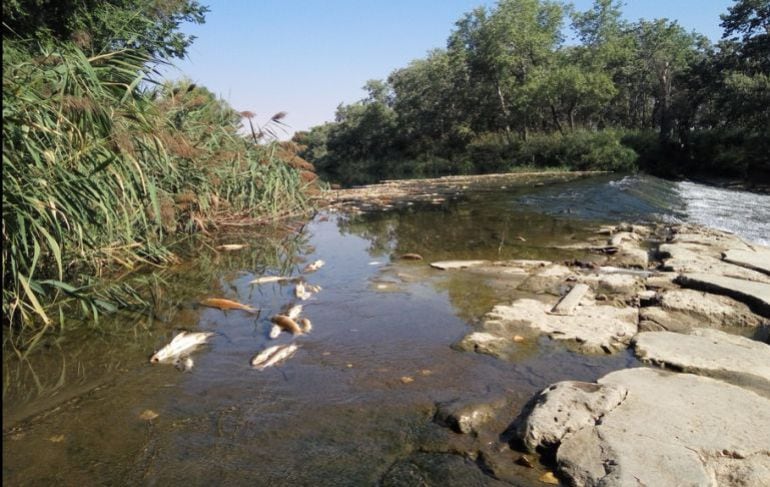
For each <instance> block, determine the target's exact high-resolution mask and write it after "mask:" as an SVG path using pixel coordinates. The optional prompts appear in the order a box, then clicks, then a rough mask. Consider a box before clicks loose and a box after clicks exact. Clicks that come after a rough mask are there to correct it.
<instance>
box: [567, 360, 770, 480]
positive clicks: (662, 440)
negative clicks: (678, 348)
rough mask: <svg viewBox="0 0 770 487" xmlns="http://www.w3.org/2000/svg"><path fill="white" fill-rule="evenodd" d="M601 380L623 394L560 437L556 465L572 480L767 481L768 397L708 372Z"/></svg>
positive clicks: (631, 373)
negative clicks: (610, 406) (620, 399)
mask: <svg viewBox="0 0 770 487" xmlns="http://www.w3.org/2000/svg"><path fill="white" fill-rule="evenodd" d="M598 382H599V384H601V385H603V386H615V387H623V388H626V389H627V390H628V394H627V395H626V397H625V399H624V400H623V402H622V403H621V404H620V405H619V406H618V407H616V408H614V409H612V410H611V411H610V412H608V413H607V414H605V415H604V416H603V417H602V418H601V421H599V422H596V423H595V424H592V425H588V426H586V427H584V428H582V429H580V430H578V431H576V432H574V433H572V434H571V435H568V436H566V437H565V438H564V439H563V440H562V442H561V445H560V447H559V449H558V451H557V453H556V458H557V462H558V469H559V472H560V474H561V475H562V476H563V477H565V478H566V479H568V480H569V481H570V483H571V484H572V485H576V486H598V485H601V486H626V485H650V486H652V485H709V486H717V485H745V486H757V487H758V486H763V485H767V479H768V478H770V414H769V413H768V411H770V400H768V399H767V398H765V397H762V396H760V395H758V394H756V393H754V392H752V391H749V390H746V389H743V388H741V387H737V386H734V385H731V384H728V383H726V382H722V381H718V380H714V379H711V378H708V377H700V376H696V375H691V374H677V373H670V372H665V371H660V370H654V369H648V368H635V369H627V370H622V371H618V372H613V373H611V374H608V375H606V376H604V377H603V378H602V379H600V380H599V381H598ZM736 411H740V414H735V412H736Z"/></svg>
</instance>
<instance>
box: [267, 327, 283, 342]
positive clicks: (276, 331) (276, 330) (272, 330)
mask: <svg viewBox="0 0 770 487" xmlns="http://www.w3.org/2000/svg"><path fill="white" fill-rule="evenodd" d="M281 331H283V328H281V327H280V326H278V325H273V327H272V328H270V339H271V340H275V339H276V338H278V335H280V334H281Z"/></svg>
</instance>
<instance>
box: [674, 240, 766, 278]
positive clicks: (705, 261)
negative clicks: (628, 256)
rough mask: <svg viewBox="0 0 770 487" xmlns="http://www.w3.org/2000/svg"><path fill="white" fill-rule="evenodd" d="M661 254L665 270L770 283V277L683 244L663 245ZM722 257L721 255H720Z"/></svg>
mask: <svg viewBox="0 0 770 487" xmlns="http://www.w3.org/2000/svg"><path fill="white" fill-rule="evenodd" d="M659 252H660V253H661V254H662V255H664V256H665V258H664V259H663V266H662V268H663V270H666V271H670V272H678V273H698V274H715V275H720V276H726V277H734V278H736V279H746V280H749V281H758V282H765V283H770V276H768V275H767V274H763V273H762V272H759V271H755V270H754V269H749V268H746V267H743V266H739V265H735V264H731V263H729V262H726V261H723V260H721V257H718V256H712V255H708V254H707V253H705V252H702V251H697V250H696V251H693V250H691V249H689V248H687V246H685V245H681V244H663V245H661V246H660V247H659ZM719 255H721V254H719Z"/></svg>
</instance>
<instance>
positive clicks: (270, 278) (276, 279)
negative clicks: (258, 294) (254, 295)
mask: <svg viewBox="0 0 770 487" xmlns="http://www.w3.org/2000/svg"><path fill="white" fill-rule="evenodd" d="M288 280H289V278H288V277H283V276H262V277H258V278H256V279H254V280H253V281H249V284H268V283H271V282H286V281H288Z"/></svg>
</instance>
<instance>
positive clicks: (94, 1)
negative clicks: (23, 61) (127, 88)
mask: <svg viewBox="0 0 770 487" xmlns="http://www.w3.org/2000/svg"><path fill="white" fill-rule="evenodd" d="M206 12H208V7H205V6H203V5H200V3H199V2H198V1H197V0H170V1H157V0H8V1H4V2H3V38H4V39H6V38H14V37H15V38H19V39H29V38H40V37H45V36H51V37H53V38H54V39H56V40H60V41H73V42H75V43H76V44H77V45H78V46H79V47H80V48H81V49H83V50H84V51H86V52H87V53H90V54H97V53H102V52H105V51H110V50H119V49H136V50H140V51H143V52H145V53H147V54H148V55H149V56H151V57H153V58H156V57H158V58H162V59H169V58H182V57H184V55H185V53H186V52H187V48H188V47H189V46H190V44H191V43H192V42H193V40H194V39H195V37H194V36H191V35H186V34H183V33H182V32H181V31H180V25H181V24H182V23H183V22H194V23H197V24H201V23H203V22H204V20H205V14H206Z"/></svg>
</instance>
